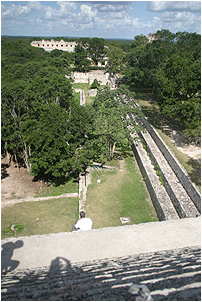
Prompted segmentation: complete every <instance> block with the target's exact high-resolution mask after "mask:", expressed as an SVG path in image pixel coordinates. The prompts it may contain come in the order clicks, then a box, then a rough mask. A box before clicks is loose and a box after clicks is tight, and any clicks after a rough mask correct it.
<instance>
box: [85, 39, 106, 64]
mask: <svg viewBox="0 0 202 302" xmlns="http://www.w3.org/2000/svg"><path fill="white" fill-rule="evenodd" d="M104 46H105V45H104V39H100V38H92V39H90V42H89V46H88V54H89V56H90V57H91V59H92V60H93V62H94V63H95V65H98V62H100V61H101V60H102V59H103V57H104V56H105V54H106V51H107V50H106V49H105V47H104Z"/></svg>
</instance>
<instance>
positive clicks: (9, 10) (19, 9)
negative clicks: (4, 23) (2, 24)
mask: <svg viewBox="0 0 202 302" xmlns="http://www.w3.org/2000/svg"><path fill="white" fill-rule="evenodd" d="M43 9H44V5H42V4H41V3H40V2H39V1H29V2H28V3H27V5H18V4H13V3H12V4H11V5H10V6H9V7H7V6H5V5H2V18H6V17H9V18H18V17H25V16H28V15H30V14H31V13H32V12H33V11H36V10H38V11H40V10H43Z"/></svg>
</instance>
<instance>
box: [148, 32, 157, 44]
mask: <svg viewBox="0 0 202 302" xmlns="http://www.w3.org/2000/svg"><path fill="white" fill-rule="evenodd" d="M148 39H149V43H151V42H152V41H154V40H155V39H156V36H155V34H148Z"/></svg>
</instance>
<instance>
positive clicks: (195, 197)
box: [141, 118, 201, 212]
mask: <svg viewBox="0 0 202 302" xmlns="http://www.w3.org/2000/svg"><path fill="white" fill-rule="evenodd" d="M141 121H142V123H143V125H144V126H145V128H146V129H147V130H148V132H149V133H150V135H151V137H152V138H153V139H154V141H155V143H156V144H157V146H158V147H159V149H160V151H161V152H162V154H163V155H164V157H165V158H166V160H167V162H168V163H169V165H170V167H171V168H172V170H173V171H174V173H175V175H176V177H177V178H178V179H179V181H180V182H181V184H182V185H183V187H184V189H185V191H186V192H187V193H188V195H189V196H190V198H191V199H192V201H193V203H194V204H195V206H196V208H197V209H198V211H199V212H201V196H200V194H199V192H198V191H197V189H196V188H195V186H194V185H193V184H192V183H191V181H190V180H189V178H188V176H187V175H186V174H185V172H184V171H183V170H182V168H181V167H180V165H179V164H178V163H177V161H176V160H175V159H174V157H173V156H172V154H171V153H170V152H169V150H168V149H167V147H166V146H165V144H164V143H163V141H162V139H161V138H160V136H159V135H158V133H157V132H156V131H155V129H154V128H153V127H152V126H151V125H150V124H149V122H148V121H147V120H146V118H142V119H141Z"/></svg>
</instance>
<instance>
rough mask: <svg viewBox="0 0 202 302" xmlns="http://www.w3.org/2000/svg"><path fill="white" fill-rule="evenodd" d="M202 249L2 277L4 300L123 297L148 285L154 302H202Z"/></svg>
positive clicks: (59, 262)
mask: <svg viewBox="0 0 202 302" xmlns="http://www.w3.org/2000/svg"><path fill="white" fill-rule="evenodd" d="M200 281H201V274H200V247H198V246H195V247H190V248H182V249H175V250H169V251H162V252H155V253H147V254H139V255H134V256H125V257H118V258H111V259H103V260H99V261H98V260H95V261H88V262H82V263H76V264H75V263H74V264H71V263H70V262H69V261H68V260H67V259H65V258H60V257H57V258H55V259H54V260H53V261H52V263H51V265H50V266H49V267H41V268H35V269H29V270H19V271H17V273H15V274H12V272H10V273H7V275H5V276H2V295H1V299H2V301H5V300H7V301H14V300H15V301H19V300H23V301H27V300H34V301H39V300H40V301H69V300H70V301H124V300H126V297H127V292H128V289H129V287H130V286H131V285H132V284H142V285H143V284H144V285H146V286H147V287H148V289H149V290H150V292H151V295H152V298H153V300H154V301H171V300H173V301H201V285H200Z"/></svg>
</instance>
